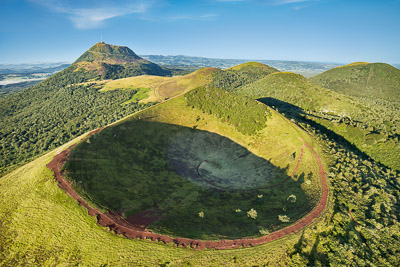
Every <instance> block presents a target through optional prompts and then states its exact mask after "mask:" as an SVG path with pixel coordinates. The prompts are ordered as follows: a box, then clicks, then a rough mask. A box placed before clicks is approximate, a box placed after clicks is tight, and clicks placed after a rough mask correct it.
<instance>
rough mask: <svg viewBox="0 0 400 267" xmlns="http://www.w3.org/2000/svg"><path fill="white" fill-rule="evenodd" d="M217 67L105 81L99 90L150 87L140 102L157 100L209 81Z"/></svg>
mask: <svg viewBox="0 0 400 267" xmlns="http://www.w3.org/2000/svg"><path fill="white" fill-rule="evenodd" d="M217 70H218V69H217V68H202V69H199V70H197V71H195V72H193V73H190V74H188V75H184V76H175V77H160V76H150V75H142V76H138V77H130V78H124V79H118V80H114V81H109V82H107V83H106V84H105V85H104V86H103V88H102V89H101V90H100V91H110V90H117V89H123V90H130V89H137V88H149V89H151V91H150V93H149V96H148V97H147V98H145V99H143V100H142V102H145V103H147V102H158V101H162V100H164V99H166V98H171V97H174V96H176V95H178V94H181V93H184V92H187V91H189V90H191V89H194V88H196V87H199V86H203V85H206V84H208V83H209V82H210V79H211V75H212V73H213V72H215V71H217Z"/></svg>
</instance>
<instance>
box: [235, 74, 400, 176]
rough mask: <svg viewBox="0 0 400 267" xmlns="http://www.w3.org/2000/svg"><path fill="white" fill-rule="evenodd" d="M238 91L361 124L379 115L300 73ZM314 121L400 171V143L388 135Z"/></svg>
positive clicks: (278, 76)
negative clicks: (346, 117)
mask: <svg viewBox="0 0 400 267" xmlns="http://www.w3.org/2000/svg"><path fill="white" fill-rule="evenodd" d="M236 92H237V93H239V94H242V95H247V96H251V97H254V98H263V97H271V98H275V99H279V100H281V101H284V102H287V103H290V104H292V105H295V106H298V107H300V108H303V109H305V110H310V111H317V112H322V113H326V114H332V115H339V116H348V117H351V118H353V119H354V120H358V121H364V120H365V118H366V117H367V116H366V114H368V116H369V117H374V116H373V114H374V112H377V111H375V110H370V109H367V108H365V107H364V106H363V105H362V104H361V102H359V101H358V100H357V99H353V98H351V97H348V96H345V95H343V94H340V93H337V92H335V91H331V90H329V89H326V88H323V87H320V86H317V85H314V84H313V83H311V82H310V81H308V80H307V79H306V78H304V77H303V76H301V75H300V74H294V73H285V72H282V73H273V74H270V75H268V76H267V77H265V78H263V79H261V80H258V81H256V82H254V83H252V84H249V85H246V86H243V87H240V88H238V89H237V90H236ZM312 119H313V120H315V121H317V122H318V123H320V124H322V125H324V126H325V127H327V128H328V129H331V130H333V131H334V132H336V133H337V134H339V135H341V136H343V137H345V138H346V139H347V140H349V141H350V142H351V143H353V144H355V145H356V146H357V147H358V148H359V149H360V150H361V151H363V152H365V153H367V154H368V155H369V156H371V157H372V158H374V159H375V160H377V161H379V162H381V163H383V164H385V165H386V166H389V167H391V168H393V169H396V170H400V158H399V157H398V155H399V154H400V145H399V143H398V142H397V143H396V142H394V141H393V140H390V139H388V138H387V136H386V137H385V136H384V135H379V134H378V135H374V134H372V133H370V131H369V130H367V129H362V128H360V127H355V126H350V125H345V124H342V123H338V122H335V121H330V120H326V119H323V117H319V118H318V117H312ZM364 122H365V121H364ZM366 123H369V121H367V122H366Z"/></svg>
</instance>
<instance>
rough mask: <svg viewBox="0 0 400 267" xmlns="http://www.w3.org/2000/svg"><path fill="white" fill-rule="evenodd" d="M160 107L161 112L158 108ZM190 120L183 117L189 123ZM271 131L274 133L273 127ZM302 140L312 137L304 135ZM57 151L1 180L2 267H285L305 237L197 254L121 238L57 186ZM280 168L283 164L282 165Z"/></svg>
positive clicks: (309, 234)
mask: <svg viewBox="0 0 400 267" xmlns="http://www.w3.org/2000/svg"><path fill="white" fill-rule="evenodd" d="M168 104H169V105H171V109H170V110H171V115H172V116H173V115H174V114H175V113H179V112H180V111H179V109H180V107H179V105H174V104H173V103H172V102H171V103H168ZM155 108H161V107H160V105H158V106H156V107H155ZM192 112H193V111H192ZM139 114H141V113H140V112H139ZM275 114H276V113H275ZM193 115H195V114H192V116H193ZM160 116H164V117H163V118H164V119H165V120H166V121H167V120H168V118H170V117H169V116H168V115H167V114H160ZM185 118H186V117H181V119H184V120H185ZM272 118H273V119H271V121H270V122H271V123H273V122H274V121H275V122H274V123H276V124H277V125H279V124H280V125H281V126H284V124H285V123H288V124H289V122H287V121H286V120H285V119H283V120H282V119H279V118H282V117H281V116H280V115H279V114H276V115H274V116H273V117H272ZM224 125H225V124H224ZM224 125H222V126H221V125H218V123H215V124H208V125H207V126H206V125H199V128H203V127H207V129H209V130H216V129H219V130H220V131H224V127H228V126H226V125H225V126H224ZM293 127H294V128H292V129H294V130H295V131H299V129H298V128H297V127H296V126H293ZM268 129H269V130H268ZM266 130H267V131H271V133H272V132H273V128H272V127H269V128H266ZM287 130H288V128H287V127H282V130H280V131H284V132H286V131H287ZM300 132H301V131H300ZM271 133H270V134H271ZM279 133H280V134H284V133H283V132H279ZM271 136H275V138H276V140H275V141H276V144H274V143H268V145H272V146H275V147H276V146H278V147H279V146H285V145H286V146H287V145H290V144H285V143H282V140H281V139H280V138H278V135H277V133H275V132H274V133H273V134H272V135H271ZM81 138H82V137H80V138H77V139H75V140H74V141H73V142H72V143H76V142H78V141H79V140H80V139H81ZM233 138H235V139H236V140H237V142H239V143H242V144H246V143H247V142H248V140H246V139H245V138H240V136H233ZM303 138H308V137H307V136H306V135H304V136H303ZM255 141H256V142H255V143H254V144H257V143H258V142H263V140H258V141H257V140H255ZM271 141H272V140H271ZM297 142H299V141H297ZM64 147H65V146H64ZM295 147H296V148H297V147H298V146H297V145H296V146H295ZM253 150H254V153H259V154H262V153H263V151H257V146H254V148H253ZM57 151H60V150H54V151H52V152H50V153H48V154H46V155H45V156H42V157H40V158H38V159H36V160H35V161H33V162H31V163H29V164H27V165H25V166H23V167H21V168H19V169H17V170H15V171H14V172H12V173H10V174H8V175H6V176H5V177H3V178H2V179H0V237H1V240H0V242H2V243H1V244H2V250H1V251H0V252H1V254H0V264H6V265H7V264H9V265H17V264H22V265H27V264H30V265H31V264H33V263H36V264H40V265H54V264H59V265H72V264H75V263H80V264H82V265H86V266H89V265H90V266H93V265H96V266H99V265H101V264H111V265H147V266H154V265H157V264H162V263H167V262H170V263H172V265H184V264H195V265H201V264H202V265H214V266H218V265H237V266H243V265H244V264H245V265H255V264H257V265H259V264H267V265H269V264H279V265H285V255H286V250H287V249H288V248H291V247H293V246H294V245H295V244H296V243H297V241H298V238H299V237H300V235H301V233H298V234H292V235H290V236H287V237H285V238H284V239H282V240H277V241H274V242H271V243H269V244H266V245H263V246H259V247H255V248H246V249H241V250H233V251H232V250H227V251H215V250H206V251H193V250H191V249H181V248H175V247H172V246H170V245H168V246H167V245H162V244H157V242H151V241H136V240H128V239H125V238H122V237H119V236H116V235H114V234H112V233H108V232H107V231H105V229H102V228H101V227H99V226H98V225H96V223H95V219H94V218H92V217H90V216H88V215H87V211H86V210H85V209H84V208H82V207H81V206H79V205H78V204H77V203H76V202H75V201H74V200H72V198H71V197H69V196H68V195H66V194H65V192H64V191H63V190H61V189H60V188H58V187H57V184H56V182H55V181H54V180H53V176H52V173H51V172H50V170H49V169H47V167H46V166H45V165H46V164H47V163H48V162H49V161H50V160H51V159H52V157H53V156H54V155H55V153H56V152H57ZM272 151H274V153H275V154H279V153H280V152H279V150H278V149H276V150H272ZM272 156H273V155H272ZM274 158H279V157H274ZM275 164H278V165H279V164H284V163H283V162H281V161H279V160H277V161H276V162H275ZM315 227H317V228H319V227H320V226H319V225H316V226H314V230H315ZM321 227H322V226H321ZM312 231H313V230H311V228H307V229H306V230H305V232H302V234H303V235H304V236H306V237H309V238H310V242H314V241H313V240H315V238H313V235H312ZM310 249H311V248H310Z"/></svg>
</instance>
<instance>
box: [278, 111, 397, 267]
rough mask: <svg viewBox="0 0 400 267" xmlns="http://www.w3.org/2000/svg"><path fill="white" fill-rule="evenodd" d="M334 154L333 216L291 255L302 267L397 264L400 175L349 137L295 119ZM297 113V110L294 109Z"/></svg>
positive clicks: (293, 262)
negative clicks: (360, 148)
mask: <svg viewBox="0 0 400 267" xmlns="http://www.w3.org/2000/svg"><path fill="white" fill-rule="evenodd" d="M280 110H281V111H282V112H284V111H287V113H286V114H287V116H288V117H289V118H292V121H295V122H296V123H297V124H298V125H300V126H301V127H302V128H303V129H306V130H307V131H309V132H310V133H312V134H313V135H315V136H316V138H317V140H318V142H319V143H320V144H321V145H323V147H324V150H325V152H326V153H327V154H329V155H330V158H329V166H330V168H329V172H328V177H329V180H330V183H331V187H330V188H331V196H332V205H333V213H332V214H331V215H330V216H329V217H327V218H326V219H325V221H324V224H323V227H322V228H318V229H317V230H314V232H313V233H312V234H311V235H309V234H308V233H306V234H305V233H304V232H303V235H302V237H301V238H300V239H299V241H298V243H297V244H296V245H295V246H294V247H293V248H289V249H288V252H287V255H288V257H289V258H290V263H291V265H296V266H299V265H300V266H303V265H308V266H328V265H330V266H339V265H344V266H396V265H398V263H399V260H398V255H400V223H399V220H400V203H399V202H398V199H399V198H400V173H399V172H396V171H393V170H391V169H389V168H386V167H385V166H383V165H380V164H378V163H376V162H375V161H374V160H372V159H371V158H369V157H368V156H366V155H365V154H364V153H362V152H361V151H360V150H359V149H357V148H356V147H355V146H353V145H352V144H351V143H349V142H348V141H347V140H346V139H344V138H342V137H341V136H339V135H337V134H335V133H334V132H333V131H331V130H329V129H327V128H325V127H324V126H321V125H319V124H317V123H315V122H314V121H312V120H310V119H307V118H305V117H293V113H290V110H288V109H287V106H286V108H285V107H284V106H281V109H280ZM292 110H293V109H292Z"/></svg>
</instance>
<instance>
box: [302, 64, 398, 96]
mask: <svg viewBox="0 0 400 267" xmlns="http://www.w3.org/2000/svg"><path fill="white" fill-rule="evenodd" d="M310 80H311V81H312V82H313V83H315V84H318V85H320V86H323V87H326V88H329V89H332V90H335V91H337V92H340V93H343V94H346V95H351V96H357V97H360V96H361V97H368V98H371V99H376V98H379V99H385V100H395V101H400V70H399V69H397V68H395V67H393V66H391V65H389V64H385V63H366V62H356V63H352V64H349V65H345V66H342V67H336V68H333V69H331V70H328V71H326V72H324V73H321V74H318V75H317V76H314V77H312V78H311V79H310Z"/></svg>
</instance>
